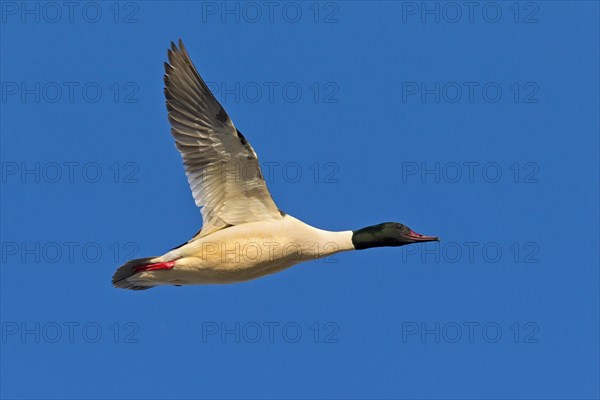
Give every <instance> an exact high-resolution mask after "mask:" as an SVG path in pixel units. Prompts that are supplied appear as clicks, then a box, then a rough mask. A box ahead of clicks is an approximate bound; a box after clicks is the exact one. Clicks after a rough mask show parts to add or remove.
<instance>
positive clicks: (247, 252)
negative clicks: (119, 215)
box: [129, 215, 354, 286]
mask: <svg viewBox="0 0 600 400" xmlns="http://www.w3.org/2000/svg"><path fill="white" fill-rule="evenodd" d="M351 237H352V232H350V231H346V232H329V231H323V230H320V229H316V228H313V227H312V226H310V225H307V224H305V223H303V222H301V221H299V220H297V219H295V218H293V217H291V216H289V215H287V216H285V217H284V218H283V219H282V220H281V221H278V222H255V223H249V224H243V225H238V226H233V227H230V228H226V229H223V230H220V231H217V232H214V233H212V234H210V235H208V236H205V237H202V238H199V239H197V240H195V241H193V242H192V243H188V244H186V245H185V246H183V247H180V248H179V249H175V250H173V251H171V252H169V253H167V254H165V255H164V256H162V257H160V259H157V260H159V261H170V260H174V259H175V260H176V261H175V266H174V268H173V269H171V270H157V271H147V272H143V273H140V274H136V275H134V276H132V277H131V278H129V279H130V280H131V281H132V282H134V283H137V284H140V285H153V286H154V285H194V284H211V283H234V282H242V281H247V280H251V279H256V278H260V277H262V276H265V275H269V274H273V273H275V272H279V271H281V270H283V269H285V268H289V267H291V266H293V265H295V264H298V263H301V262H304V261H309V260H315V259H318V258H322V257H327V256H329V255H331V254H334V253H337V252H340V251H345V250H351V249H353V248H354V247H353V246H352V241H351Z"/></svg>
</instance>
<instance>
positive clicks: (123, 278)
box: [112, 257, 156, 290]
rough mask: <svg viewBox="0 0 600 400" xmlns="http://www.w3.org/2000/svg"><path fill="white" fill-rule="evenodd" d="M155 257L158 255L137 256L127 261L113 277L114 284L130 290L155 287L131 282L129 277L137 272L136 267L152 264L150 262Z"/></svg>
mask: <svg viewBox="0 0 600 400" xmlns="http://www.w3.org/2000/svg"><path fill="white" fill-rule="evenodd" d="M155 258H156V257H146V258H136V259H135V260H129V261H127V262H126V263H125V264H123V265H121V266H120V267H119V268H118V269H117V270H116V271H115V274H114V275H113V277H112V283H113V286H114V287H117V288H121V289H129V290H145V289H150V288H152V287H154V286H142V285H136V284H134V283H131V282H129V280H128V278H130V277H132V276H133V275H135V274H136V272H137V271H136V270H135V269H136V267H140V266H142V265H147V264H150V262H151V261H152V260H153V259H155Z"/></svg>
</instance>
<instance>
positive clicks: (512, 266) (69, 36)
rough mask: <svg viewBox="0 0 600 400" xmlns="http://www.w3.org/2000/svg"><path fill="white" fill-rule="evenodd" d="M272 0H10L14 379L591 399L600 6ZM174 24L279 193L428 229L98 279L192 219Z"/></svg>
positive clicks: (170, 241) (43, 387)
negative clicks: (170, 281) (385, 240)
mask: <svg viewBox="0 0 600 400" xmlns="http://www.w3.org/2000/svg"><path fill="white" fill-rule="evenodd" d="M269 4H271V3H269ZM269 4H267V5H265V3H263V2H254V3H238V2H230V3H227V4H225V3H222V2H193V1H188V2H175V3H169V4H168V5H167V4H165V3H161V2H143V1H142V2H122V3H114V2H106V3H103V2H99V3H94V2H80V3H77V4H75V5H73V6H72V8H70V7H71V6H68V5H65V4H64V3H62V2H50V3H41V2H30V3H21V2H10V1H5V2H2V3H1V12H2V14H1V25H0V28H1V33H2V34H1V39H0V43H1V47H2V58H1V60H0V67H1V84H2V88H1V89H2V91H1V96H2V99H1V103H0V105H1V107H2V110H1V113H2V114H1V118H0V128H1V150H0V155H1V161H2V181H1V184H2V190H1V197H0V199H1V202H2V205H1V206H2V207H1V219H2V225H1V236H2V238H1V245H2V254H1V256H2V260H1V261H2V267H1V269H0V285H1V294H0V299H1V305H0V311H1V322H2V326H1V328H2V330H1V333H2V338H1V341H0V344H1V346H2V351H1V356H0V357H1V358H0V360H1V363H0V366H1V372H2V374H1V375H2V376H1V382H0V383H1V385H0V386H1V389H0V390H1V395H2V397H3V398H157V399H162V398H222V397H242V398H298V397H302V398H305V397H306V398H334V397H344V398H347V397H352V398H406V399H436V398H446V399H447V398H457V399H458V398H460V399H469V398H473V399H474V398H489V399H492V398H494V399H499V398H507V399H517V398H523V399H524V398H527V399H532V398H539V399H541V398H544V399H548V398H565V397H569V398H574V399H575V398H576V399H592V398H598V396H599V395H600V393H599V387H598V384H599V383H598V376H599V374H600V371H599V344H598V337H599V321H598V319H599V317H598V316H599V273H598V264H599V263H598V261H599V260H598V254H599V251H598V246H599V245H598V243H599V237H598V221H599V212H598V204H599V195H598V194H599V190H598V182H599V176H598V175H599V173H598V171H599V159H598V149H599V142H598V134H599V111H598V110H599V81H598V70H599V65H598V64H599V61H598V60H599V50H598V37H599V27H598V15H599V8H598V3H596V2H569V3H566V2H565V3H562V2H542V1H539V2H522V3H512V2H510V3H509V2H506V3H505V2H482V3H480V4H479V3H478V4H479V5H477V6H473V8H469V6H468V5H464V4H463V3H462V2H458V3H441V2H430V3H427V4H425V5H423V3H421V2H395V3H393V2H381V3H378V2H368V3H367V2H359V1H356V2H322V3H314V2H310V3H308V2H307V3H300V2H291V3H286V2H275V3H272V5H269ZM178 38H182V39H183V40H184V42H185V44H186V47H187V49H188V51H189V53H190V55H191V57H192V59H193V61H194V63H195V65H196V67H197V68H198V70H199V72H200V73H201V74H202V76H203V77H204V79H205V80H206V81H207V82H208V83H209V85H210V86H211V88H213V89H214V90H215V92H216V96H217V98H218V99H219V100H220V101H221V102H222V104H223V106H224V107H225V109H226V110H227V112H228V113H229V115H230V116H231V118H232V119H233V121H234V122H235V124H236V126H237V127H238V129H239V130H240V131H242V132H243V133H244V135H245V136H246V138H247V139H248V140H249V141H250V142H251V143H252V145H253V147H254V148H255V149H256V152H257V153H258V155H259V158H260V160H261V162H262V165H263V171H264V172H266V171H267V170H268V171H269V173H265V175H267V176H269V182H268V184H269V187H270V190H271V192H272V194H273V197H274V199H275V201H276V203H277V205H278V206H279V207H280V208H281V209H283V210H284V211H286V212H287V213H289V214H291V215H294V216H295V217H297V218H299V219H301V220H303V221H305V222H307V223H309V224H312V225H315V226H318V227H321V228H323V229H330V230H346V229H357V228H361V227H364V226H368V225H372V224H376V223H380V222H384V221H398V222H402V223H404V224H406V225H408V226H410V227H411V228H413V229H414V230H415V231H417V232H420V233H424V234H428V235H439V236H440V237H441V238H442V242H440V243H439V244H427V245H422V246H420V247H419V246H407V247H403V248H381V249H372V250H367V251H361V252H355V253H344V254H340V255H337V256H335V257H334V258H332V259H328V260H320V261H319V262H309V263H305V264H300V265H298V266H296V267H293V268H291V269H289V270H286V271H284V272H282V273H279V274H276V275H273V276H269V277H266V278H262V279H259V280H256V281H252V282H247V283H242V284H237V285H230V286H206V287H181V288H175V287H173V288H171V287H166V288H157V289H153V290H149V291H145V292H129V291H123V290H117V289H114V288H112V287H111V285H110V277H111V275H112V273H113V271H114V269H115V268H116V267H117V266H119V265H120V264H122V263H123V262H124V261H126V260H127V259H129V258H137V257H145V256H156V255H160V254H162V253H164V252H166V251H167V250H169V249H170V248H172V247H174V246H176V245H179V244H180V243H182V242H184V241H186V240H187V239H188V238H189V237H190V236H192V235H193V234H194V233H195V232H196V231H197V230H198V228H199V227H200V225H201V218H200V213H199V212H198V210H197V209H196V207H195V206H194V202H193V199H192V197H191V194H190V191H189V188H188V186H187V181H186V178H185V175H184V173H183V168H182V166H181V160H180V156H179V154H178V153H177V152H176V150H175V148H174V145H173V141H172V138H171V136H170V134H169V125H168V121H167V118H166V110H165V106H164V97H163V81H162V76H163V73H164V72H163V62H164V61H165V60H166V49H167V46H168V45H169V42H170V41H171V40H177V39H178Z"/></svg>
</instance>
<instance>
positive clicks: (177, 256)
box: [112, 40, 439, 290]
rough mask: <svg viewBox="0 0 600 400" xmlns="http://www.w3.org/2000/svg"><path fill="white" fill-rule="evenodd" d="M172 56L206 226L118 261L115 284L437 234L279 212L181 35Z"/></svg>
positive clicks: (137, 286) (274, 268)
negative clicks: (314, 220)
mask: <svg viewBox="0 0 600 400" xmlns="http://www.w3.org/2000/svg"><path fill="white" fill-rule="evenodd" d="M168 58H169V62H168V63H165V76H164V82H165V89H164V91H165V97H166V103H167V111H168V115H169V122H170V123H171V134H172V135H173V138H174V139H175V145H176V147H177V150H179V152H180V153H181V157H182V159H183V165H184V167H185V173H186V175H187V179H188V182H189V185H190V188H191V189H192V195H193V197H194V200H195V202H196V205H197V206H198V207H200V208H201V213H202V222H203V225H202V228H201V229H200V231H199V232H198V233H197V234H196V235H195V236H194V237H193V238H192V239H190V240H189V241H188V242H187V243H185V244H183V245H181V246H179V247H177V248H175V249H173V250H171V251H169V252H168V253H166V254H164V255H162V256H159V257H148V258H139V259H135V260H131V261H129V262H127V263H126V264H124V265H122V266H121V267H119V268H118V269H117V271H116V272H115V274H114V275H113V278H112V283H113V285H114V286H115V287H118V288H123V289H131V290H144V289H149V288H152V287H154V286H159V285H176V286H180V285H199V284H226V283H235V282H242V281H247V280H251V279H256V278H260V277H262V276H265V275H269V274H273V273H275V272H279V271H281V270H283V269H285V268H288V267H291V266H292V265H295V264H298V263H300V262H304V261H309V260H314V259H317V258H321V257H327V256H329V255H332V254H334V253H338V252H342V251H350V250H363V249H368V248H372V247H383V246H403V245H407V244H411V243H423V242H431V241H437V240H439V239H438V238H437V237H435V236H424V235H421V234H418V233H415V232H414V231H413V230H412V229H410V228H409V227H407V226H406V225H403V224H401V223H398V222H386V223H382V224H378V225H373V226H369V227H366V228H362V229H358V230H355V231H351V230H348V231H341V232H332V231H327V230H322V229H318V228H315V227H313V226H310V225H308V224H305V223H304V222H302V221H300V220H298V219H296V218H294V217H292V216H291V215H289V214H286V213H285V212H283V211H281V210H280V209H279V208H278V207H277V206H276V205H275V202H274V201H273V198H272V197H271V194H270V193H269V189H268V188H267V184H266V182H265V180H264V178H263V175H262V172H261V169H260V166H259V162H258V157H257V155H256V152H255V151H254V149H253V148H252V146H251V145H250V143H249V142H248V140H247V139H246V138H245V137H244V135H242V133H241V132H240V131H239V130H237V129H236V127H235V125H234V124H233V122H232V121H231V119H230V118H229V116H228V115H227V113H226V112H225V110H224V109H223V107H222V106H221V104H219V102H218V101H217V100H216V99H215V97H214V96H213V94H212V93H211V91H210V90H209V88H208V87H207V85H206V83H205V82H204V81H203V80H202V78H201V77H200V75H199V74H198V71H197V70H196V68H195V67H194V64H193V63H192V61H191V60H190V57H189V55H188V53H187V51H186V49H185V47H184V46H183V42H182V41H181V40H179V46H176V45H175V44H174V43H172V42H171V48H170V49H169V50H168Z"/></svg>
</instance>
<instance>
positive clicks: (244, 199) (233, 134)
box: [165, 40, 282, 236]
mask: <svg viewBox="0 0 600 400" xmlns="http://www.w3.org/2000/svg"><path fill="white" fill-rule="evenodd" d="M168 55H169V63H168V64H167V63H165V97H166V99H167V110H168V112H169V121H170V122H171V134H172V135H173V137H174V138H175V144H176V146H177V149H178V150H179V152H180V153H181V157H182V158H183V165H184V167H185V173H186V175H187V178H188V182H189V184H190V187H191V189H192V195H193V196H194V200H195V201H196V205H197V206H198V207H202V220H203V226H202V231H201V233H200V236H206V235H208V234H210V233H212V232H214V231H216V230H219V229H222V228H224V227H226V226H229V225H239V224H244V223H248V222H256V221H268V220H276V219H280V218H282V217H281V214H280V212H279V210H278V209H277V206H276V205H275V203H274V202H273V198H272V197H271V194H270V193H269V190H268V189H267V184H266V182H265V180H264V179H263V175H262V172H261V170H260V166H259V164H258V157H257V156H256V153H255V152H254V149H252V146H250V143H248V141H247V140H246V138H245V137H244V136H243V135H242V134H241V133H240V132H239V131H238V130H237V129H236V128H235V126H234V125H233V122H232V121H231V119H229V116H228V115H227V113H226V112H225V110H224V109H223V107H222V106H221V104H219V102H218V101H217V100H216V99H215V97H214V96H213V94H212V93H211V92H210V90H209V89H208V87H207V86H206V84H205V83H204V81H203V80H202V78H201V77H200V75H199V74H198V71H196V68H195V67H194V65H193V64H192V61H191V60H190V57H189V56H188V54H187V51H186V50H185V47H184V46H183V42H182V41H181V40H179V48H177V46H176V45H175V44H174V43H171V49H170V50H169V51H168Z"/></svg>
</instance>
